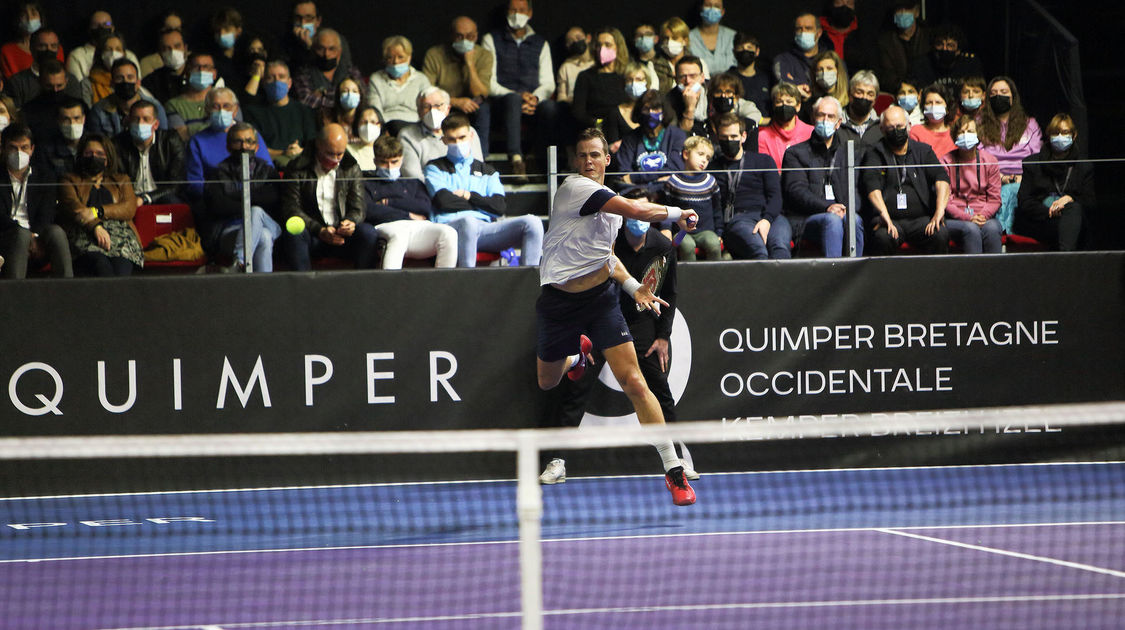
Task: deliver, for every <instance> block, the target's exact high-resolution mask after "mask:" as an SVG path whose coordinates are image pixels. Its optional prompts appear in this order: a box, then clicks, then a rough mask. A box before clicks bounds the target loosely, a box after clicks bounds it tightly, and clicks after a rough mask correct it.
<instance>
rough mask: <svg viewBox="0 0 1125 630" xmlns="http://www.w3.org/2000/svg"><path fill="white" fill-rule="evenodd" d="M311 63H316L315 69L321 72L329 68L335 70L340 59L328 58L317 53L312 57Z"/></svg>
mask: <svg viewBox="0 0 1125 630" xmlns="http://www.w3.org/2000/svg"><path fill="white" fill-rule="evenodd" d="M313 63H315V64H316V67H317V69H318V70H320V71H321V72H328V71H329V70H335V69H336V64H338V63H340V60H339V59H329V58H328V57H321V56H320V55H317V56H316V57H313Z"/></svg>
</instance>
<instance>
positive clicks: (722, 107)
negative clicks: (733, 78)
mask: <svg viewBox="0 0 1125 630" xmlns="http://www.w3.org/2000/svg"><path fill="white" fill-rule="evenodd" d="M711 104H712V105H714V106H715V113H717V114H725V113H727V112H730V111H734V97H733V96H716V97H714V98H712V99H711Z"/></svg>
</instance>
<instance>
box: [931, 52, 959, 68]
mask: <svg viewBox="0 0 1125 630" xmlns="http://www.w3.org/2000/svg"><path fill="white" fill-rule="evenodd" d="M934 59H935V60H936V61H937V65H938V66H940V67H942V68H948V67H950V66H952V65H953V62H954V61H956V60H957V51H956V50H936V51H934Z"/></svg>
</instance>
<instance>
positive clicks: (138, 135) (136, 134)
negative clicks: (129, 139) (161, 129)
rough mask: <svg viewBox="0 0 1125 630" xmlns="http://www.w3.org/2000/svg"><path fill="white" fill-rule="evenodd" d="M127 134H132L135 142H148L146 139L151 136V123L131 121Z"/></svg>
mask: <svg viewBox="0 0 1125 630" xmlns="http://www.w3.org/2000/svg"><path fill="white" fill-rule="evenodd" d="M129 135H131V136H133V140H136V141H137V142H148V139H149V138H151V137H152V125H151V124H142V123H133V124H132V125H129Z"/></svg>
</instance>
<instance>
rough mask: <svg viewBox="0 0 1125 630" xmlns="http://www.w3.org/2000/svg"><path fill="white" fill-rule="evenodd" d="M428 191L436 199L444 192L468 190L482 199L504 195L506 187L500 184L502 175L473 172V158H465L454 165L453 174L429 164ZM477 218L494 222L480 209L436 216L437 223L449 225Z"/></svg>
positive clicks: (494, 172) (441, 213)
mask: <svg viewBox="0 0 1125 630" xmlns="http://www.w3.org/2000/svg"><path fill="white" fill-rule="evenodd" d="M424 172H425V176H426V191H427V192H429V193H430V197H434V196H435V195H437V194H438V192H440V191H442V190H448V191H450V192H453V191H455V190H467V191H469V193H476V194H478V195H480V196H482V197H491V196H493V195H501V196H503V195H504V185H503V184H501V183H500V173H498V172H496V171H493V172H492V174H490V175H485V174H484V173H483V172H481V171H480V170H473V158H465V159H462V160H459V161H457V162H454V163H453V172H452V173H449V172H446V171H444V170H442V169H440V168H438V167H437V166H436V165H434V164H432V163H431V164H427V165H426V169H425V171H424ZM466 215H469V216H475V217H477V218H479V219H481V220H484V221H492V217H491V215H489V214H487V213H485V212H483V211H481V210H480V209H474V210H462V211H455V212H439V213H437V214H436V215H435V216H434V221H435V222H437V223H448V222H449V221H452V220H453V219H456V218H458V217H461V216H466Z"/></svg>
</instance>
